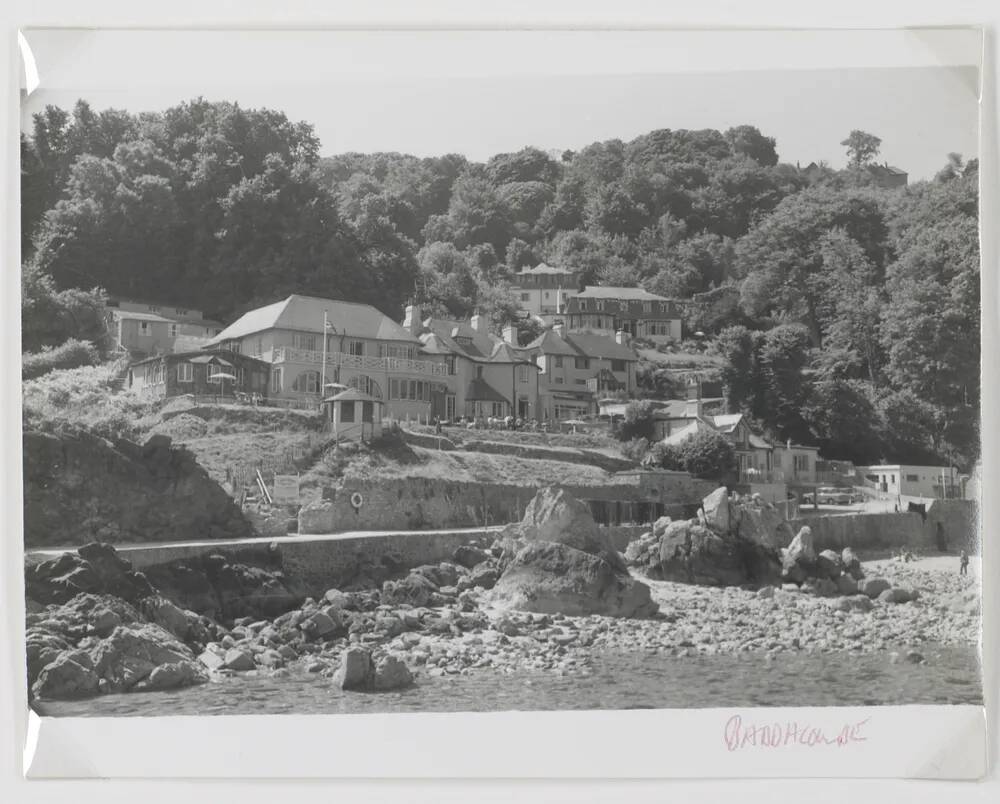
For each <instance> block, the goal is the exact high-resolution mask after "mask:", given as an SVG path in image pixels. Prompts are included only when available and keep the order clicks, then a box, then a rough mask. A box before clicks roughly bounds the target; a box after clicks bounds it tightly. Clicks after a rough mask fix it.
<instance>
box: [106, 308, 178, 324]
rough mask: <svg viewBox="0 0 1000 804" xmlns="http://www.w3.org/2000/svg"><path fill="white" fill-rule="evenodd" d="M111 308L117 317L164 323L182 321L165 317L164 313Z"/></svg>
mask: <svg viewBox="0 0 1000 804" xmlns="http://www.w3.org/2000/svg"><path fill="white" fill-rule="evenodd" d="M111 310H112V311H113V312H114V315H115V317H116V318H127V319H131V320H132V321H159V322H161V323H163V324H177V323H180V322H178V321H175V320H174V319H173V318H164V317H163V316H162V315H156V314H155V313H133V312H132V311H131V310H117V309H115V308H111Z"/></svg>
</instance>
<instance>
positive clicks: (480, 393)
mask: <svg viewBox="0 0 1000 804" xmlns="http://www.w3.org/2000/svg"><path fill="white" fill-rule="evenodd" d="M465 398H466V399H468V400H470V401H472V402H510V400H509V399H507V397H505V396H504V395H503V394H501V393H500V392H499V391H498V390H497V389H496V388H494V387H493V386H492V385H490V384H489V383H488V382H486V380H484V379H483V378H482V377H474V378H473V379H472V380H470V382H469V387H468V389H467V390H466V392H465Z"/></svg>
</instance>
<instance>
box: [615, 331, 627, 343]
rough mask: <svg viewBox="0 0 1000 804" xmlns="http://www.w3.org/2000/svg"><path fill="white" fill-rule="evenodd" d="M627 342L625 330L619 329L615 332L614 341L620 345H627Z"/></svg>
mask: <svg viewBox="0 0 1000 804" xmlns="http://www.w3.org/2000/svg"><path fill="white" fill-rule="evenodd" d="M628 342H629V337H628V333H627V332H626V331H625V330H623V329H620V330H618V331H617V332H616V333H615V343H619V344H621V345H622V346H628Z"/></svg>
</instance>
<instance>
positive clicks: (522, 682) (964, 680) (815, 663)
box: [33, 644, 983, 717]
mask: <svg viewBox="0 0 1000 804" xmlns="http://www.w3.org/2000/svg"><path fill="white" fill-rule="evenodd" d="M919 651H920V655H921V656H922V657H923V660H924V661H923V662H922V663H917V662H914V661H908V660H907V658H906V654H905V652H903V653H898V654H895V655H893V654H891V653H889V652H879V653H870V654H861V653H847V652H840V653H807V652H804V651H800V652H780V653H777V654H772V655H770V656H768V655H766V654H760V653H745V654H738V655H729V656H727V655H711V656H708V655H692V656H683V657H680V656H670V655H667V654H660V653H653V654H644V653H622V652H612V651H607V652H595V653H594V654H593V655H592V662H591V672H590V674H589V675H580V674H573V675H564V676H560V675H556V674H554V673H552V672H535V671H523V672H522V671H519V672H514V673H512V674H510V675H505V674H503V673H499V672H497V671H491V670H472V671H470V672H468V673H467V674H460V675H447V676H440V677H432V676H429V675H427V673H425V672H418V674H417V677H416V684H415V685H414V686H413V687H411V688H409V689H406V690H401V691H396V692H384V693H365V692H344V691H342V690H339V689H336V688H335V687H334V685H333V684H332V683H331V681H330V679H328V678H324V677H323V676H319V675H316V674H309V673H306V672H304V671H293V672H290V673H289V674H288V675H286V676H283V677H280V678H272V677H246V676H242V677H241V676H233V677H229V678H224V679H221V680H219V681H213V682H211V683H208V684H202V685H200V686H197V687H189V688H186V689H182V690H176V691H172V692H147V693H131V694H122V695H105V696H101V697H98V698H90V699H87V700H81V701H50V702H36V703H35V704H33V706H34V707H35V709H36V710H37V711H39V712H40V713H41V714H43V715H55V716H99V717H114V716H120V715H142V716H157V715H258V714H272V715H276V714H336V713H365V712H367V713H374V712H465V711H467V712H482V711H505V710H506V711H513V710H520V711H526V710H553V709H637V708H643V709H678V708H705V707H758V706H880V705H899V704H982V702H983V693H982V675H981V671H980V661H979V654H978V650H977V649H976V648H975V647H972V646H960V647H956V646H934V645H929V644H924V645H921V646H920V648H919Z"/></svg>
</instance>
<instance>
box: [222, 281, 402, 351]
mask: <svg viewBox="0 0 1000 804" xmlns="http://www.w3.org/2000/svg"><path fill="white" fill-rule="evenodd" d="M324 311H326V314H327V319H328V320H329V322H330V326H331V327H332V328H333V332H334V333H336V334H344V335H352V336H354V337H357V338H370V339H372V340H381V341H408V342H411V343H412V342H415V341H416V340H417V339H416V338H415V337H414V336H413V335H411V334H410V332H409V331H408V330H406V329H403V327H401V326H400V325H399V324H397V323H396V322H395V321H393V320H392V319H391V318H389V316H387V315H385V313H382V312H380V311H379V310H376V309H375V308H374V307H372V306H371V305H370V304H360V303H357V302H347V301H340V300H339V299H320V298H317V297H315V296H300V295H298V294H297V293H294V294H292V295H291V296H289V297H288V298H287V299H284V300H283V301H279V302H274V303H273V304H268V305H265V306H264V307H258V308H257V309H256V310H251V311H250V312H248V313H245V314H244V315H242V316H241V317H240V318H239V319H237V320H236V322H234V323H232V324H230V325H229V326H228V327H226V328H225V329H224V330H223V331H222V332H221V333H220V334H218V335H216V336H215V337H214V338H212V340H211V341H209V344H216V343H221V342H222V341H228V340H232V339H235V338H242V337H245V336H247V335H253V334H255V333H258V332H264V331H265V330H269V329H293V330H298V331H304V332H317V333H320V334H322V332H323V313H324Z"/></svg>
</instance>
